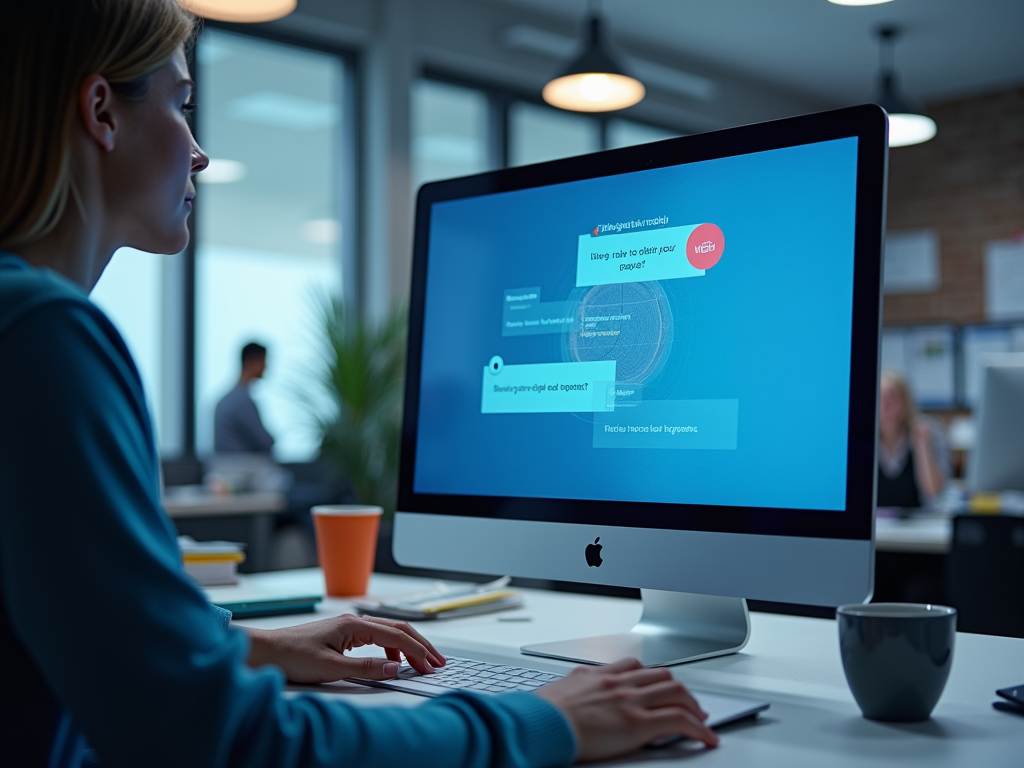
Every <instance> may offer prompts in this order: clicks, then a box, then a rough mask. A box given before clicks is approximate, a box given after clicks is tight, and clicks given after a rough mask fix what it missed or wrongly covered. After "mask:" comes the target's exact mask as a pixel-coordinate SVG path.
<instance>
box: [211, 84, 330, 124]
mask: <svg viewBox="0 0 1024 768" xmlns="http://www.w3.org/2000/svg"><path fill="white" fill-rule="evenodd" d="M227 110H228V114H229V115H230V116H231V117H232V118H234V119H235V120H244V121H246V122H249V123H259V124H261V125H269V126H271V127H274V128H288V129H290V130H293V131H316V130H321V129H324V128H330V127H331V126H332V125H334V124H335V123H337V122H338V116H339V109H338V105H337V104H334V103H332V102H330V101H322V100H320V99H308V98H306V97H305V96H296V95H295V94H293V93H283V92H281V91H256V92H254V93H247V94H246V95H245V96H239V97H238V98H237V99H232V100H231V101H229V102H228V103H227Z"/></svg>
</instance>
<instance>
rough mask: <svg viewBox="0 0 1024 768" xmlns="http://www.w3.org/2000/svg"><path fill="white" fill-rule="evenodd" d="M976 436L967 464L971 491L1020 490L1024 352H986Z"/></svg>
mask: <svg viewBox="0 0 1024 768" xmlns="http://www.w3.org/2000/svg"><path fill="white" fill-rule="evenodd" d="M982 365H983V366H984V367H983V369H982V371H983V373H982V390H981V392H982V394H981V402H980V404H979V407H978V413H977V436H976V438H975V443H974V450H973V451H971V454H970V458H969V459H968V464H967V485H968V487H969V488H970V489H971V490H972V491H983V492H984V491H988V492H990V493H991V492H996V493H998V492H1001V491H1024V451H1022V450H1021V435H1024V353H1020V352H1005V353H992V354H989V355H986V356H985V358H984V360H983V361H982Z"/></svg>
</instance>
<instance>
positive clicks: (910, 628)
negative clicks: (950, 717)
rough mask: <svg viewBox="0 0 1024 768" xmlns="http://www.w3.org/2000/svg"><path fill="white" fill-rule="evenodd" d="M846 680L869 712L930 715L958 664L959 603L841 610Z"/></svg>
mask: <svg viewBox="0 0 1024 768" xmlns="http://www.w3.org/2000/svg"><path fill="white" fill-rule="evenodd" d="M836 619H837V621H838V624H839V650H840V653H841V655H842V657H843V669H844V671H845V672H846V681H847V682H848V683H849V684H850V690H851V691H853V698H854V699H856V700H857V705H858V706H859V707H860V710H861V712H863V713H864V717H867V718H870V719H872V720H888V721H895V722H915V721H919V720H927V719H928V717H929V716H931V713H932V710H933V709H935V705H936V704H937V703H938V702H939V697H940V696H942V690H943V688H945V687H946V680H947V679H948V678H949V670H950V668H951V667H952V666H953V644H954V642H955V640H956V609H955V608H947V607H945V606H941V605H918V604H914V603H875V604H869V605H860V604H855V605H844V606H842V607H840V608H838V609H837V610H836Z"/></svg>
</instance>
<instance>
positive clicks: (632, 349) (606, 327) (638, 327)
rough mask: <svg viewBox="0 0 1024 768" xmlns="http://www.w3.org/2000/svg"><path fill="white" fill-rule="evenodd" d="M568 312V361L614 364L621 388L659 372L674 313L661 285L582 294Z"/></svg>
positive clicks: (606, 287)
mask: <svg viewBox="0 0 1024 768" xmlns="http://www.w3.org/2000/svg"><path fill="white" fill-rule="evenodd" d="M569 309H570V311H572V312H573V313H574V315H575V322H574V323H573V324H572V326H571V330H569V331H568V332H567V333H566V334H565V337H564V351H565V355H566V358H567V359H568V360H570V361H574V362H592V361H597V360H614V361H615V380H616V381H617V382H620V383H630V384H644V383H646V382H648V381H650V380H651V379H652V378H653V377H654V376H655V375H656V374H657V373H658V372H659V371H660V370H661V367H662V363H663V362H664V360H665V356H666V353H667V351H668V349H669V347H670V346H671V344H672V310H671V308H670V307H669V303H668V297H667V296H666V295H665V291H664V290H663V289H662V287H661V286H660V285H659V284H658V283H656V282H648V283H619V284H616V285H595V286H593V287H591V288H584V289H578V290H577V291H576V292H575V293H574V294H573V296H572V298H571V299H570V305H569Z"/></svg>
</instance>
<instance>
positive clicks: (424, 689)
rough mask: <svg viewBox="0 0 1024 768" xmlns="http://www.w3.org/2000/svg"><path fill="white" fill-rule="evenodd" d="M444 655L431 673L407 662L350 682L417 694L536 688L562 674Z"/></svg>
mask: <svg viewBox="0 0 1024 768" xmlns="http://www.w3.org/2000/svg"><path fill="white" fill-rule="evenodd" d="M446 658H447V659H448V663H447V664H445V665H444V666H443V667H439V668H438V669H437V670H435V671H434V674H432V675H421V674H420V673H419V672H417V671H416V670H415V669H413V668H412V667H410V666H409V665H408V664H403V665H402V668H401V669H400V670H399V672H398V677H397V678H394V679H391V680H366V679H363V678H352V682H355V683H363V684H364V685H373V686H376V687H379V688H389V689H391V690H394V691H404V692H405V693H415V694H418V695H420V696H440V695H441V694H444V693H450V692H451V691H473V692H474V693H483V694H493V693H504V692H506V691H535V690H537V689H538V688H540V687H541V686H542V685H547V684H548V683H550V682H552V681H553V680H558V679H559V678H561V677H562V675H557V674H552V673H550V672H539V671H537V670H536V669H524V668H523V667H510V666H508V665H507V664H489V663H487V662H486V661H476V660H474V659H460V658H458V657H457V656H448V657H446Z"/></svg>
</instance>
